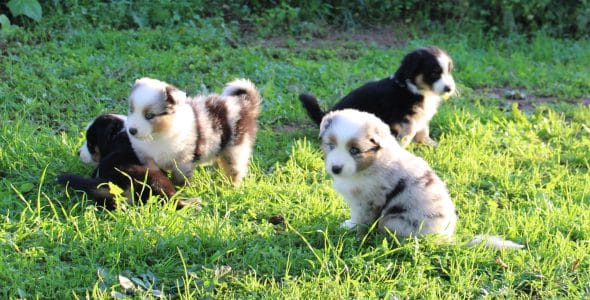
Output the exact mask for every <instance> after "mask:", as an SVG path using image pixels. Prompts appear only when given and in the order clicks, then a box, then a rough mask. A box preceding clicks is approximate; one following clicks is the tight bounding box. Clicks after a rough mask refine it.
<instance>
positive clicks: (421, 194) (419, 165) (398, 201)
mask: <svg viewBox="0 0 590 300" xmlns="http://www.w3.org/2000/svg"><path fill="white" fill-rule="evenodd" d="M320 138H321V139H322V149H323V151H324V159H325V163H326V170H327V171H328V173H329V174H330V175H331V176H332V177H333V179H334V189H336V191H338V192H339V193H340V194H341V195H342V196H343V197H344V200H346V203H347V204H348V206H349V208H350V220H347V221H345V222H344V223H343V224H342V226H343V227H346V228H352V227H355V226H356V227H357V230H358V232H359V234H364V233H366V231H367V228H368V227H369V226H371V225H372V224H373V223H375V222H377V226H378V229H379V230H381V231H390V232H392V233H394V234H395V235H396V236H397V237H399V238H406V237H409V236H422V235H426V234H434V235H438V236H441V237H444V238H445V239H446V240H450V239H451V238H452V237H453V234H454V232H455V227H456V225H457V214H456V210H455V204H454V203H453V201H452V199H451V196H450V195H449V192H448V190H447V187H446V185H445V183H444V182H443V181H442V180H441V179H440V178H439V177H438V176H437V175H436V173H435V172H434V170H432V168H431V167H430V166H429V165H428V163H427V162H426V161H424V160H423V159H421V158H420V157H418V156H416V155H414V154H412V153H410V152H408V151H406V150H405V149H403V148H402V147H401V146H400V145H399V144H398V142H397V141H396V139H395V138H394V137H393V136H392V135H391V134H390V132H389V127H388V126H387V125H386V124H385V123H383V122H382V121H381V120H380V119H379V118H377V117H376V116H375V115H373V114H369V113H366V112H360V111H358V110H353V109H344V110H340V111H333V112H330V113H328V114H327V115H326V116H325V117H324V118H323V121H322V122H321V125H320ZM479 241H485V243H486V245H488V246H491V247H494V248H522V247H523V246H522V245H519V244H516V243H513V242H511V241H505V240H503V239H502V238H500V237H496V236H478V237H477V238H476V240H474V243H475V242H479Z"/></svg>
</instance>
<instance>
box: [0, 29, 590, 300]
mask: <svg viewBox="0 0 590 300" xmlns="http://www.w3.org/2000/svg"><path fill="white" fill-rule="evenodd" d="M217 33H218V32H217V31H215V29H214V28H202V29H195V28H190V29H178V30H170V29H168V30H167V29H155V30H140V31H138V32H134V31H104V32H103V31H101V32H96V31H84V30H81V31H76V32H72V33H70V34H68V35H65V34H64V35H60V36H59V38H56V39H54V40H51V41H47V42H43V43H40V44H34V45H33V44H27V43H22V44H14V47H11V48H9V49H8V50H7V51H8V52H7V54H5V55H4V54H3V56H0V78H2V80H1V81H0V99H2V101H1V103H0V108H1V112H0V116H1V119H2V120H3V121H2V122H0V124H1V125H0V143H1V147H0V187H1V189H0V213H1V216H2V221H1V222H0V257H2V263H1V264H0V295H2V296H3V297H11V298H14V297H27V298H36V297H39V298H63V297H74V296H76V297H85V296H87V295H88V296H91V297H97V298H108V297H110V296H111V295H112V294H111V293H112V292H113V291H116V292H119V293H123V292H124V289H123V288H122V287H121V286H120V283H119V280H118V277H117V276H118V275H123V276H126V277H129V278H132V277H140V276H141V275H145V274H147V273H148V272H151V273H152V274H153V275H154V276H155V277H156V278H157V279H158V282H157V284H156V285H154V286H153V287H152V288H151V289H152V290H156V289H157V290H159V291H161V292H163V293H164V294H165V295H168V296H173V295H179V296H181V297H182V298H191V297H195V298H205V297H208V296H211V297H215V298H247V297H253V298H305V299H308V298H322V299H328V298H330V299H334V298H388V299H389V298H393V297H399V298H405V297H409V298H416V297H424V298H465V297H468V298H471V297H530V298H538V297H542V298H544V297H557V298H562V297H563V298H584V297H588V296H589V295H590V286H588V282H590V273H589V272H588V268H589V267H590V263H589V256H588V253H590V214H589V213H588V209H589V206H590V184H589V183H590V175H589V173H590V172H589V169H590V129H588V128H589V127H590V123H588V120H590V109H589V108H588V107H587V106H583V105H572V104H564V103H563V102H562V103H557V104H548V105H540V106H538V107H536V108H535V109H532V110H526V111H523V110H519V109H518V108H517V107H516V106H511V105H507V104H506V103H504V102H503V100H501V99H500V100H498V99H493V98H491V97H489V95H486V94H485V93H482V92H480V91H479V88H482V87H495V88H507V89H517V88H518V89H525V90H527V92H528V93H529V94H534V95H539V96H555V97H557V98H558V100H570V101H574V102H575V101H578V100H579V99H580V98H583V97H586V98H587V97H588V95H589V94H590V82H589V81H588V71H587V70H590V59H588V58H589V56H590V50H589V49H590V44H589V43H588V41H568V40H556V39H551V38H547V37H544V36H537V37H533V38H531V39H530V40H523V38H512V39H503V40H499V41H487V40H477V39H472V38H468V37H465V36H450V35H430V36H425V37H421V38H420V39H415V38H414V39H409V40H408V43H407V45H406V46H404V47H401V48H390V49H385V48H382V47H379V46H377V45H365V44H361V43H354V42H347V43H338V42H335V43H334V45H333V46H331V47H328V46H324V47H321V48H306V49H298V48H296V47H292V48H276V47H262V46H260V45H256V44H244V45H241V46H240V47H238V48H231V47H229V46H227V45H226V44H225V42H224V38H223V35H217ZM23 40H26V39H25V38H23ZM430 44H436V45H439V46H440V47H442V48H445V49H446V50H447V51H448V52H449V53H450V54H451V55H452V56H453V57H454V59H455V64H456V66H457V68H456V72H455V75H456V79H457V81H458V83H459V85H460V87H461V89H462V90H463V92H462V93H461V95H460V96H458V97H455V98H452V100H451V101H449V102H446V103H445V104H444V105H443V106H442V107H441V109H440V112H439V114H438V115H436V116H435V119H434V120H433V122H432V132H433V135H434V138H435V139H436V140H438V141H439V146H438V147H437V148H425V147H419V146H411V147H410V150H411V151H412V152H414V153H416V154H417V155H420V156H422V157H424V159H425V160H427V161H428V162H429V163H430V164H431V165H432V166H433V168H434V169H435V170H436V171H437V172H438V174H439V175H440V176H441V178H443V179H444V180H445V182H446V183H447V185H448V187H449V190H450V192H451V195H452V196H453V198H454V200H455V202H456V205H457V207H458V211H459V218H460V221H459V226H458V230H457V243H455V244H451V245H438V244H437V243H435V242H432V241H430V240H428V239H425V240H410V241H401V243H400V242H398V241H395V240H394V239H391V238H388V237H387V236H385V235H382V234H372V235H370V236H368V237H367V238H366V239H365V240H359V239H358V238H357V237H356V234H355V233H354V232H348V231H346V230H343V229H341V228H339V227H338V224H339V223H340V222H341V221H343V220H344V219H345V218H347V216H348V209H347V207H346V205H345V204H344V202H343V201H342V199H341V197H340V196H339V195H338V194H337V193H336V192H334V191H333V189H332V188H331V181H330V179H329V177H328V176H327V175H326V174H325V172H324V169H323V161H322V156H321V152H320V150H319V147H318V142H317V138H316V136H317V131H316V130H315V129H314V126H313V125H311V122H310V121H309V120H308V119H307V117H306V116H305V115H304V113H303V112H302V110H301V108H300V105H299V103H298V101H297V94H298V93H299V92H302V91H310V92H313V93H315V94H316V95H318V96H319V98H320V99H321V101H322V104H323V105H325V106H329V104H331V103H334V102H335V101H337V100H338V99H339V98H340V97H341V96H343V95H344V94H346V93H347V92H348V91H350V90H351V89H353V88H355V87H357V86H358V85H360V84H361V83H363V82H365V81H367V80H370V79H375V78H382V77H385V76H388V75H390V74H391V73H393V72H394V71H395V68H396V67H397V66H398V64H399V60H400V58H401V57H402V56H403V54H404V53H406V52H407V51H409V50H410V49H412V48H414V47H417V46H422V45H430ZM140 76H152V77H157V78H160V79H162V80H166V81H169V82H171V83H174V84H175V85H177V86H178V87H180V88H183V89H185V90H187V91H188V92H189V94H194V93H199V92H205V91H211V92H213V91H216V92H218V91H220V89H221V87H222V86H223V84H224V83H225V82H227V81H229V80H231V79H233V78H234V77H242V76H243V77H248V78H250V79H252V80H253V81H254V82H255V83H256V84H257V86H258V87H259V88H260V89H261V91H262V94H263V97H264V100H263V102H264V104H263V112H262V116H261V118H260V131H259V136H258V141H257V145H256V147H255V151H254V157H253V160H252V164H251V166H250V173H249V175H248V177H247V178H246V180H245V182H244V184H243V185H242V186H241V187H240V188H232V187H231V185H230V184H228V182H226V181H225V180H224V179H223V177H222V176H221V175H220V174H219V173H218V172H217V171H216V170H214V169H212V168H209V167H199V168H197V170H196V172H195V176H194V178H193V179H192V180H191V182H190V184H189V186H187V187H185V188H184V189H183V190H181V192H180V193H181V195H182V196H187V197H188V196H191V197H192V196H199V197H201V198H202V199H203V201H202V203H201V207H191V208H188V209H185V210H181V211H176V210H175V209H174V206H173V205H171V204H168V205H164V206H160V205H158V204H148V205H145V206H140V207H130V208H129V209H128V210H126V211H115V212H104V211H101V210H97V209H96V208H95V207H94V206H92V205H91V203H90V201H87V200H86V198H85V196H84V195H83V194H80V193H78V192H73V191H66V190H65V189H64V188H63V187H62V186H58V185H57V184H56V183H55V181H54V178H55V176H56V175H57V174H59V173H60V172H62V171H76V172H81V173H85V174H89V173H90V171H91V169H90V167H88V166H84V165H83V164H82V163H81V162H80V161H79V160H78V159H77V157H76V156H75V151H76V150H77V149H78V147H79V146H80V145H81V143H82V141H83V134H82V133H81V130H83V129H84V127H85V125H86V122H88V121H89V120H91V119H92V118H94V117H95V116H96V115H98V114H100V113H102V112H105V111H115V112H120V113H124V112H125V111H126V102H125V97H126V95H127V93H128V92H129V88H130V86H131V85H132V83H133V80H134V79H135V78H137V77H140ZM578 102H579V101H578ZM279 216H280V217H282V218H283V219H284V222H283V223H280V224H277V225H273V224H272V223H271V222H270V221H269V220H273V218H274V220H276V219H277V218H278V217H279ZM478 233H490V234H500V235H503V236H505V237H507V238H510V239H512V240H515V241H517V242H519V243H523V244H525V245H527V248H526V250H523V251H512V252H497V251H493V250H490V249H485V248H481V247H476V248H465V247H463V246H462V243H463V242H464V241H467V240H469V239H470V238H471V237H473V235H475V234H478ZM499 261H501V262H503V264H502V263H500V262H499ZM151 292H152V291H150V290H144V291H135V295H137V296H142V295H143V296H147V297H153V296H154V294H152V293H151Z"/></svg>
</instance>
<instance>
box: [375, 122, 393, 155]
mask: <svg viewBox="0 0 590 300" xmlns="http://www.w3.org/2000/svg"><path fill="white" fill-rule="evenodd" d="M369 132H370V134H369V141H370V142H371V143H373V144H375V147H374V148H373V150H379V149H381V148H382V147H383V146H385V143H387V141H388V140H390V139H394V138H393V136H392V135H391V130H390V129H389V126H387V125H385V123H383V122H380V121H379V122H376V123H375V124H374V126H373V128H371V130H370V131H369ZM394 140H395V139H394Z"/></svg>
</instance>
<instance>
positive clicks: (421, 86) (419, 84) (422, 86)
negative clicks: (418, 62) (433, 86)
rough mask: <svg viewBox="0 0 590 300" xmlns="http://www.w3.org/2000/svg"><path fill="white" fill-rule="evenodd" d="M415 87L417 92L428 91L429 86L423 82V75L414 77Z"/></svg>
mask: <svg viewBox="0 0 590 300" xmlns="http://www.w3.org/2000/svg"><path fill="white" fill-rule="evenodd" d="M416 87H417V88H418V89H419V90H429V89H430V86H428V84H426V83H425V82H424V75H422V74H420V75H418V76H416Z"/></svg>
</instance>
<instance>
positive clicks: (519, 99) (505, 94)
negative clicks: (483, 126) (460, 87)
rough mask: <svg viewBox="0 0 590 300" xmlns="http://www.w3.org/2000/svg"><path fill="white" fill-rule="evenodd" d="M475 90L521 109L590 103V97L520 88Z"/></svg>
mask: <svg viewBox="0 0 590 300" xmlns="http://www.w3.org/2000/svg"><path fill="white" fill-rule="evenodd" d="M475 92H477V93H481V94H484V95H486V96H487V97H489V98H492V99H499V100H503V101H504V102H505V103H506V104H507V105H509V106H511V105H512V104H513V103H516V104H517V105H518V108H519V109H520V110H533V109H534V108H535V107H536V106H538V105H540V104H548V103H570V104H580V103H581V104H584V105H590V97H585V98H577V99H560V98H557V97H553V96H537V95H534V94H532V93H531V92H530V91H527V90H525V89H518V88H482V89H476V90H475Z"/></svg>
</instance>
